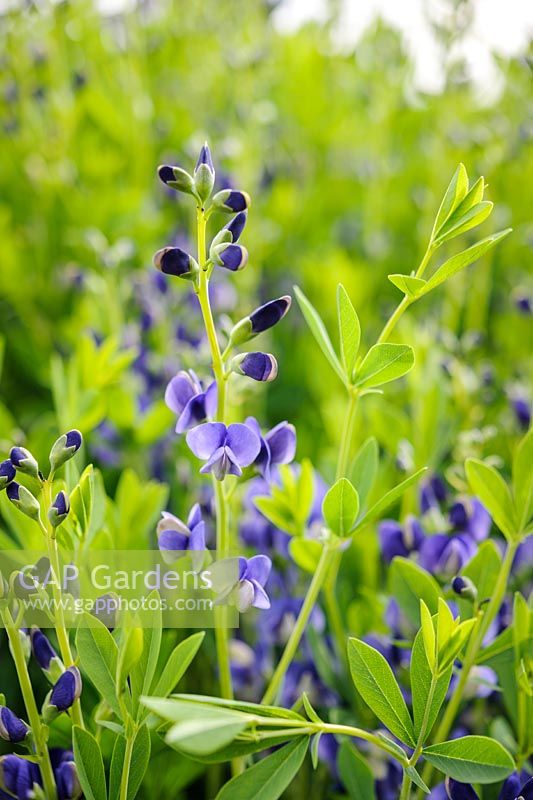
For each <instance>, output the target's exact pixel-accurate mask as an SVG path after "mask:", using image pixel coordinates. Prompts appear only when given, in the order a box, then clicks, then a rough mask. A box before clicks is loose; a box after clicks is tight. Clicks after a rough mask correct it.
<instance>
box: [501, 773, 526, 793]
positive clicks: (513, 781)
mask: <svg viewBox="0 0 533 800" xmlns="http://www.w3.org/2000/svg"><path fill="white" fill-rule="evenodd" d="M522 774H524V773H522ZM498 800H533V778H529V780H528V779H527V778H526V779H525V783H524V782H523V780H522V779H521V778H520V776H519V775H517V774H516V772H515V773H514V774H513V775H510V776H509V777H508V778H507V780H506V781H505V782H504V784H503V786H502V790H501V793H500V796H499V798H498Z"/></svg>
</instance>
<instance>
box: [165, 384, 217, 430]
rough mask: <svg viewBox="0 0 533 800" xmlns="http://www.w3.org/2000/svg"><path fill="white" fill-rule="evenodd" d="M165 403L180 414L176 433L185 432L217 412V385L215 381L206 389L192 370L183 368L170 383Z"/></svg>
mask: <svg viewBox="0 0 533 800" xmlns="http://www.w3.org/2000/svg"><path fill="white" fill-rule="evenodd" d="M165 403H166V404H167V406H168V407H169V408H170V410H171V411H174V413H175V414H178V421H177V423H176V433H183V432H184V431H186V430H188V429H189V428H192V427H194V425H197V424H198V423H199V422H203V421H204V420H205V419H207V418H208V417H213V416H214V415H215V414H216V410H217V385H216V383H215V381H213V382H212V383H210V384H209V386H208V387H207V389H204V388H203V386H202V384H201V382H200V381H199V380H198V378H197V377H196V375H195V374H194V372H193V371H192V370H190V371H189V372H185V371H184V370H182V371H181V372H178V374H177V375H175V376H174V378H172V380H171V381H170V383H169V384H168V386H167V388H166V391H165Z"/></svg>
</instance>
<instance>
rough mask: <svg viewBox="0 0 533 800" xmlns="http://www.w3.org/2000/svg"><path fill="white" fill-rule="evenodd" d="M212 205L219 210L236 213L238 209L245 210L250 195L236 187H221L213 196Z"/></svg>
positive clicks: (248, 203)
mask: <svg viewBox="0 0 533 800" xmlns="http://www.w3.org/2000/svg"><path fill="white" fill-rule="evenodd" d="M213 205H214V206H215V207H216V208H218V209H220V211H228V212H229V213H230V214H236V213H237V212H238V211H246V209H247V208H248V207H249V205H250V195H249V194H248V193H247V192H241V191H239V190H237V189H222V191H221V192H217V193H216V195H215V196H214V197H213Z"/></svg>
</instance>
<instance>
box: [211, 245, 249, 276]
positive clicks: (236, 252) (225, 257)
mask: <svg viewBox="0 0 533 800" xmlns="http://www.w3.org/2000/svg"><path fill="white" fill-rule="evenodd" d="M210 253H211V258H212V259H213V261H214V262H215V263H216V264H218V265H219V266H220V267H224V268H225V269H229V270H231V272H238V271H239V270H241V269H244V268H245V266H246V264H247V263H248V250H247V249H246V247H243V246H242V244H228V243H227V242H226V243H222V244H217V245H216V246H215V247H213V248H212V250H211V251H210Z"/></svg>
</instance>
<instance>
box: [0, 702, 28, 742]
mask: <svg viewBox="0 0 533 800" xmlns="http://www.w3.org/2000/svg"><path fill="white" fill-rule="evenodd" d="M29 732H30V729H29V727H28V725H26V723H25V722H24V721H23V720H21V719H19V718H18V717H17V715H16V714H13V712H12V711H11V709H10V708H8V707H7V706H0V736H1V737H2V739H5V740H6V741H8V742H22V741H23V740H24V739H25V738H26V736H27V735H28V733H29Z"/></svg>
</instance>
